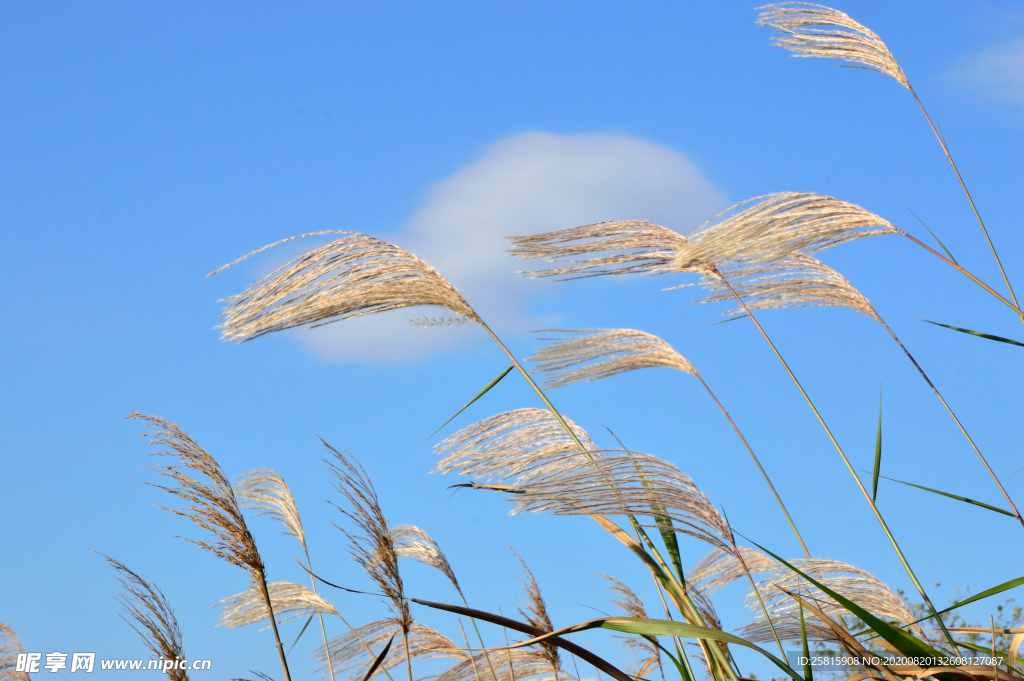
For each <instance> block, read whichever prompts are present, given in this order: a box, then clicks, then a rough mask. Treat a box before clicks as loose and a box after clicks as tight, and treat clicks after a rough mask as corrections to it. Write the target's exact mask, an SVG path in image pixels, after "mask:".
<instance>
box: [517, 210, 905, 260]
mask: <svg viewBox="0 0 1024 681" xmlns="http://www.w3.org/2000/svg"><path fill="white" fill-rule="evenodd" d="M622 224H628V225H632V230H633V231H640V232H642V233H643V235H644V236H643V239H641V240H639V243H640V245H637V240H636V239H629V238H623V236H622V228H621V227H620V225H622ZM901 233H902V232H900V231H899V230H898V229H896V228H895V227H894V226H893V225H892V224H891V223H889V222H888V221H887V220H885V219H883V218H881V217H879V216H877V215H875V214H873V213H871V212H870V211H867V210H865V209H863V208H861V207H860V206H857V205H855V204H852V203H848V202H846V201H840V200H838V199H835V198H832V197H830V196H822V195H820V194H812V193H805V192H780V193H776V194H768V195H765V196H760V197H755V198H753V199H748V200H747V201H743V202H741V203H738V204H735V205H734V206H731V207H730V208H727V209H726V210H724V211H722V212H721V213H719V214H718V215H716V216H715V217H713V218H712V219H711V220H709V221H708V222H706V223H704V225H702V226H701V227H699V228H698V229H696V230H695V231H693V232H692V233H690V234H689V235H687V236H685V237H684V236H682V235H680V234H677V233H676V232H674V231H672V230H670V229H668V228H665V227H660V226H658V225H653V224H651V223H646V222H636V221H631V222H628V223H619V222H605V223H597V224H594V225H586V226H584V227H575V228H571V229H565V230H560V231H555V232H547V233H543V234H534V235H531V236H521V237H510V238H509V240H510V242H511V243H512V248H511V249H510V251H509V253H510V254H511V255H513V256H515V257H518V258H521V259H529V258H541V259H545V260H548V261H550V262H556V263H562V262H565V263H570V264H568V265H565V266H561V267H553V268H549V269H543V270H534V271H529V272H523V273H522V274H524V275H526V276H531V277H547V276H567V277H569V278H574V277H583V276H598V275H604V274H630V273H641V274H652V275H657V274H666V273H670V272H677V273H678V272H693V273H697V274H708V273H709V271H710V270H711V268H713V267H718V268H727V267H741V266H750V265H752V264H755V263H767V262H771V261H773V260H777V259H779V258H783V257H786V256H789V255H792V254H796V253H804V254H812V253H817V252H818V251H821V250H824V249H826V248H831V247H832V246H837V245H840V244H843V243H847V242H849V241H853V240H855V239H860V238H864V237H869V236H878V235H883V234H901ZM584 255H588V256H592V257H588V258H582V257H580V256H584Z"/></svg>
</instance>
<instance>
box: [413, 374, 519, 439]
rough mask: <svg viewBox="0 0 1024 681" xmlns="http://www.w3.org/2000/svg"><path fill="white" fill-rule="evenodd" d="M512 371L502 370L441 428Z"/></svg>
mask: <svg viewBox="0 0 1024 681" xmlns="http://www.w3.org/2000/svg"><path fill="white" fill-rule="evenodd" d="M513 369H515V365H513V366H510V367H509V368H508V369H505V370H504V371H503V372H501V374H499V375H498V377H497V378H496V379H494V380H493V381H491V382H490V383H488V384H487V385H486V386H485V387H484V389H483V390H481V391H480V392H478V393H477V394H476V396H475V397H474V398H473V399H471V400H470V401H469V402H466V405H465V406H464V407H463V408H462V409H460V410H458V411H457V412H455V416H452V417H451V418H450V419H448V420H447V421H445V422H444V423H442V424H441V428H444V427H445V426H447V425H448V424H449V423H451V422H452V421H454V420H455V417H456V416H458V415H459V414H461V413H462V412H464V411H466V410H467V409H469V405H471V404H473V403H474V402H476V401H477V400H479V399H480V398H481V397H483V396H484V395H485V394H487V391H489V390H490V389H491V388H493V387H494V386H496V385H498V383H500V382H501V379H503V378H505V377H506V376H508V372H510V371H512V370H513ZM441 428H438V429H437V430H435V431H434V432H433V433H431V434H430V437H428V438H427V439H428V440H429V439H430V438H431V437H434V436H435V435H437V434H438V432H439V431H440V430H441Z"/></svg>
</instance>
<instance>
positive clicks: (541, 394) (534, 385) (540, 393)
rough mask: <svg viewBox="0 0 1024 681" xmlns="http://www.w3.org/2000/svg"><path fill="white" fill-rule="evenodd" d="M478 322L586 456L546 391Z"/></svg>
mask: <svg viewBox="0 0 1024 681" xmlns="http://www.w3.org/2000/svg"><path fill="white" fill-rule="evenodd" d="M477 321H478V322H479V324H480V326H482V327H483V328H484V331H486V332H487V333H488V334H490V336H491V338H493V339H494V342H495V343H497V344H498V346H499V347H500V348H501V349H502V351H503V352H504V353H505V354H506V355H508V358H509V360H511V362H512V363H513V364H515V366H516V369H519V373H520V374H522V375H523V378H525V379H526V382H527V383H529V384H530V387H531V388H533V391H534V392H535V393H537V395H538V396H539V397H540V399H541V400H542V401H543V402H544V406H546V407H547V408H548V411H550V412H551V414H552V415H553V416H554V417H555V418H556V419H558V423H559V424H560V425H561V426H562V428H563V429H565V432H566V433H568V434H569V437H571V438H572V441H573V442H574V443H575V444H576V446H577V447H578V448H579V450H580V451H581V452H583V453H584V454H586V453H587V448H586V447H584V446H583V443H582V442H580V439H579V438H578V437H576V433H574V432H573V430H572V428H570V427H569V424H568V423H566V421H565V419H564V418H563V417H562V415H561V414H560V413H558V410H557V409H555V405H553V404H551V400H549V399H548V396H547V395H545V394H544V391H543V390H541V389H540V386H539V385H537V383H536V382H535V381H534V380H533V377H532V376H530V373H529V372H528V371H527V370H526V369H524V368H523V365H522V364H520V363H519V360H518V359H516V357H515V355H513V354H512V352H511V351H510V350H509V349H508V348H507V347H505V344H504V343H502V342H501V339H500V338H498V336H497V335H496V334H495V333H494V332H493V331H491V327H489V326H487V324H486V323H485V322H484V320H482V319H480V318H479V317H477Z"/></svg>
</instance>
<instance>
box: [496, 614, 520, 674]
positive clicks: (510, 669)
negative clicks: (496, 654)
mask: <svg viewBox="0 0 1024 681" xmlns="http://www.w3.org/2000/svg"><path fill="white" fill-rule="evenodd" d="M498 614H499V615H501V616H502V617H504V613H502V612H501V606H500V605H499V606H498ZM501 631H502V632H503V633H504V634H505V652H506V653H508V674H509V676H510V677H511V679H512V681H516V668H515V665H513V664H512V649H511V648H509V647H508V629H506V628H505V627H502V628H501Z"/></svg>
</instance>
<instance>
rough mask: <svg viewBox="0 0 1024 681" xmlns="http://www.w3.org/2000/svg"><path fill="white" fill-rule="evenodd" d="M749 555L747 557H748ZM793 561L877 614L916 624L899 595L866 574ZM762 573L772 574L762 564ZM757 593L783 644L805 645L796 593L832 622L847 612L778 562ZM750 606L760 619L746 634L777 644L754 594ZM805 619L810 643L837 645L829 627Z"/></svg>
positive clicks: (819, 561)
mask: <svg viewBox="0 0 1024 681" xmlns="http://www.w3.org/2000/svg"><path fill="white" fill-rule="evenodd" d="M746 555H747V554H746V553H745V554H744V557H745V558H746ZM790 562H791V563H792V564H793V565H794V566H796V567H797V568H799V569H800V570H801V571H803V572H804V573H805V574H807V575H810V576H811V577H813V578H814V579H816V580H817V581H819V582H821V583H822V584H824V585H825V586H827V587H828V588H830V589H832V590H833V591H835V592H837V593H839V594H841V595H843V596H845V597H846V598H848V599H850V600H851V601H853V602H854V603H857V604H858V605H860V606H861V607H863V608H865V609H867V610H869V611H870V612H872V613H873V614H875V615H878V616H880V617H887V618H891V619H893V620H896V621H897V622H900V623H902V624H907V625H909V624H911V623H912V622H914V620H915V617H914V616H913V614H912V613H911V612H910V610H909V609H908V608H907V606H906V604H904V602H903V600H902V599H901V598H900V597H899V596H898V595H896V594H895V593H893V591H892V590H891V589H890V588H889V587H888V586H886V585H885V584H884V583H882V582H881V581H879V580H878V579H876V578H875V577H874V576H872V575H871V574H870V573H868V572H866V571H864V570H861V569H859V568H856V567H854V566H852V565H850V564H848V563H842V562H839V561H833V560H825V559H819V558H809V559H808V558H802V559H796V560H792V561H790ZM758 568H759V569H758V570H756V571H757V572H762V573H765V572H769V570H767V569H765V566H764V565H763V564H759V565H758ZM733 571H734V570H733ZM751 572H755V570H754V569H753V567H751ZM757 589H758V591H759V592H760V594H761V597H762V598H763V599H764V603H765V607H766V609H767V610H768V613H769V615H770V616H771V618H772V623H773V624H774V627H775V631H776V633H777V634H778V636H779V638H781V639H784V640H789V641H794V640H797V641H798V640H800V620H799V605H798V603H797V601H796V600H795V599H794V598H793V594H798V595H800V596H801V597H802V598H804V599H806V600H807V602H809V603H811V604H812V605H814V606H815V607H817V608H818V609H820V610H821V611H822V612H823V613H824V614H825V615H828V616H829V617H832V618H833V619H835V618H837V617H838V616H841V615H843V614H845V613H846V612H847V611H846V609H845V608H844V607H843V606H841V605H840V604H839V603H837V602H836V601H834V600H832V598H831V597H829V596H827V595H826V594H825V593H823V592H822V591H820V590H819V589H818V588H817V587H815V586H813V585H811V584H810V583H808V582H807V581H806V580H805V579H803V578H802V577H800V575H798V574H796V573H795V572H793V571H791V570H789V569H788V568H785V566H781V565H779V564H778V563H776V567H775V570H774V571H771V572H769V575H768V576H766V577H764V578H763V579H761V580H759V581H758V582H757ZM746 604H747V607H748V608H749V609H750V610H752V611H753V612H754V613H755V619H754V621H753V622H752V623H751V624H748V625H746V626H745V627H743V628H742V630H741V631H742V634H741V635H742V636H744V637H745V638H748V639H749V640H752V641H761V642H764V641H771V640H773V638H774V637H773V634H772V632H771V629H770V627H769V626H768V622H767V621H766V620H765V619H764V615H763V614H762V613H761V611H760V609H759V606H758V605H757V603H756V597H755V595H754V594H753V593H750V594H748V595H747V597H746ZM804 614H805V618H806V625H807V635H808V637H809V638H815V639H817V640H833V639H834V638H835V634H834V632H833V631H832V630H831V629H830V628H829V627H828V626H827V625H825V624H824V623H822V622H820V621H818V620H817V618H815V617H814V616H810V617H808V616H807V613H806V612H805V613H804ZM913 629H914V631H915V633H917V634H918V635H919V636H922V635H924V634H923V631H922V629H921V628H920V627H919V626H918V625H914V626H913Z"/></svg>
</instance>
